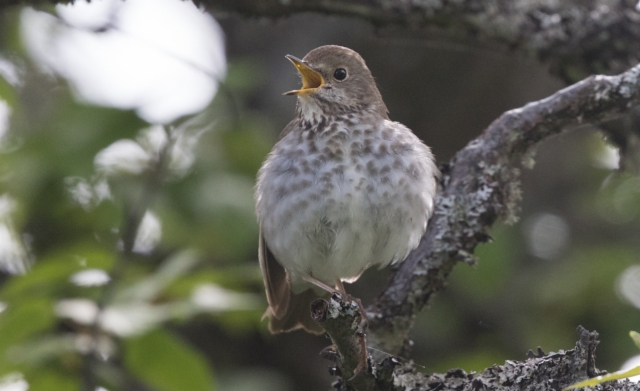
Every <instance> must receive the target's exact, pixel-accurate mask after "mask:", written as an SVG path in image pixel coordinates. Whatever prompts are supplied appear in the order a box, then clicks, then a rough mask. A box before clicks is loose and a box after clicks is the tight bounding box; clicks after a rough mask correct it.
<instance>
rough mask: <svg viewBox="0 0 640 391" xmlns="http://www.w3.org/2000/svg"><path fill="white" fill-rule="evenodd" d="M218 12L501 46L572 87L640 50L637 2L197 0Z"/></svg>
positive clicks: (625, 63) (631, 59)
mask: <svg viewBox="0 0 640 391" xmlns="http://www.w3.org/2000/svg"><path fill="white" fill-rule="evenodd" d="M197 2H198V3H201V4H203V5H205V6H206V7H207V8H208V9H210V10H212V11H231V12H236V13H240V14H243V15H246V16H262V17H271V18H278V17H284V16H288V15H291V14H294V13H301V12H320V13H325V14H331V15H344V16H353V17H358V18H361V19H365V20H368V21H371V22H372V23H373V24H374V25H375V26H376V27H378V28H381V27H390V28H392V29H398V28H400V29H401V30H402V31H404V32H408V33H409V34H410V35H412V36H415V37H416V38H418V39H433V36H434V34H433V33H439V34H440V35H442V34H445V35H446V36H447V37H450V38H452V39H458V40H459V39H464V40H470V39H473V40H476V41H477V40H480V41H484V42H487V43H491V44H496V43H497V44H500V45H502V46H503V47H505V48H508V49H514V50H520V51H522V52H525V53H527V54H531V55H534V56H537V57H538V58H540V59H542V60H544V61H547V62H548V63H550V64H551V69H552V71H553V73H555V74H557V75H559V76H561V77H562V78H563V79H564V80H566V81H568V82H575V81H577V80H580V79H582V78H584V77H586V76H588V75H590V74H597V73H604V72H616V73H617V72H622V71H623V70H624V69H627V68H628V67H630V66H632V65H635V63H636V62H637V55H636V53H638V52H639V51H640V23H639V22H640V13H639V12H638V11H637V10H636V9H635V5H636V3H637V1H632V0H594V1H589V2H584V1H575V0H574V1H557V0H536V1H512V0H440V1H418V0H348V1H345V0H287V1H282V0H261V1H252V0H198V1H197Z"/></svg>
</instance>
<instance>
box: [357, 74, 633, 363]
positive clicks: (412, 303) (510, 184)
mask: <svg viewBox="0 0 640 391" xmlns="http://www.w3.org/2000/svg"><path fill="white" fill-rule="evenodd" d="M639 103H640V66H636V67H634V68H631V69H630V70H628V71H627V72H625V73H622V74H620V75H618V76H591V77H589V78H587V79H585V80H583V81H581V82H579V83H577V84H575V85H572V86H570V87H567V88H565V89H563V90H561V91H559V92H557V93H555V94H554V95H552V96H550V97H548V98H546V99H543V100H540V101H537V102H533V103H529V104H527V105H526V106H524V107H522V108H520V109H515V110H511V111H508V112H506V113H504V114H503V115H502V116H500V117H499V118H498V119H496V120H495V121H494V122H493V123H492V124H491V125H489V127H488V128H487V129H486V130H485V131H484V132H483V133H482V134H481V135H480V136H479V137H478V138H476V139H475V140H473V141H471V142H470V143H469V144H468V145H467V146H466V147H465V148H463V149H462V150H460V151H459V152H458V153H457V154H456V155H455V156H454V158H453V159H452V160H451V161H450V162H449V163H448V164H447V165H446V166H445V167H444V169H443V177H442V183H441V185H442V188H441V191H440V192H439V194H438V196H437V198H436V208H435V213H434V215H433V217H432V218H431V220H430V222H429V226H428V227H427V231H426V233H425V235H424V236H423V238H422V241H421V243H420V245H419V246H418V248H417V249H416V250H415V251H413V252H412V253H411V254H410V255H409V257H408V258H407V259H406V260H405V261H404V262H403V263H402V264H401V265H400V267H399V268H398V270H397V271H396V273H395V274H394V276H393V278H392V280H391V282H390V284H389V286H388V287H387V289H386V290H385V291H384V292H383V293H382V294H381V295H380V296H379V297H378V299H377V301H376V303H375V304H374V305H373V306H372V307H370V308H369V309H368V317H369V319H370V321H369V330H370V332H369V338H370V339H372V340H374V341H375V346H377V347H379V348H381V349H383V350H385V351H387V352H390V353H394V354H398V353H401V352H403V348H404V346H405V343H406V342H407V336H408V334H409V331H410V330H411V327H412V324H413V318H414V315H415V314H416V313H417V312H418V311H420V310H421V309H422V308H423V307H424V305H425V304H426V303H427V302H428V300H429V298H430V297H431V296H432V294H433V293H435V292H438V291H439V290H441V289H442V288H443V286H444V283H445V279H446V277H447V275H448V274H449V272H450V271H451V269H452V268H453V266H454V265H455V264H456V263H457V262H460V261H463V262H474V258H473V256H472V254H473V251H474V249H475V247H476V245H477V244H478V243H480V242H485V241H487V240H489V239H490V237H489V233H488V232H489V228H490V227H491V225H492V224H493V223H494V222H495V221H496V220H497V219H498V218H502V219H504V220H505V221H507V222H511V221H514V220H515V219H516V211H517V209H518V204H519V201H520V187H519V179H520V170H519V168H520V167H521V166H522V165H524V166H528V165H530V164H532V160H533V158H532V154H533V148H534V147H535V146H536V145H537V144H538V143H539V142H540V141H542V140H544V139H546V138H548V137H550V136H552V135H555V134H557V133H559V132H561V131H562V130H563V129H566V128H568V127H571V126H575V125H579V124H583V123H594V124H597V123H600V122H602V121H606V120H608V119H612V118H615V117H616V116H619V115H621V114H623V113H625V112H628V111H629V110H630V109H631V108H632V107H634V106H636V105H638V104H639Z"/></svg>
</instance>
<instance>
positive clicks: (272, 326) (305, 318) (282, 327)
mask: <svg viewBox="0 0 640 391" xmlns="http://www.w3.org/2000/svg"><path fill="white" fill-rule="evenodd" d="M290 295H291V296H290V298H289V305H288V306H287V310H286V311H285V313H284V314H282V316H281V317H279V318H278V317H276V316H275V313H274V312H273V311H272V310H271V307H269V308H267V311H266V312H265V313H264V315H263V316H262V318H263V319H264V318H269V331H271V332H272V333H273V334H276V333H286V332H289V331H293V330H298V329H304V330H305V331H307V332H309V333H312V334H322V333H324V329H323V328H322V326H320V325H319V324H318V323H316V322H314V321H313V320H312V319H311V302H312V301H314V300H315V299H317V298H318V294H317V293H316V292H314V290H313V289H307V290H306V291H304V292H302V293H300V294H293V293H290ZM326 296H328V294H327V295H326Z"/></svg>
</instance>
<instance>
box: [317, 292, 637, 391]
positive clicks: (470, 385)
mask: <svg viewBox="0 0 640 391" xmlns="http://www.w3.org/2000/svg"><path fill="white" fill-rule="evenodd" d="M311 308H312V310H311V313H312V317H313V319H314V320H315V321H317V322H319V323H320V324H321V325H322V326H323V327H324V328H325V330H326V331H327V334H329V336H330V337H331V340H332V342H333V344H334V345H333V346H332V347H331V348H328V349H325V350H324V351H323V352H322V356H323V357H325V358H327V359H329V360H331V361H333V362H334V363H335V365H336V366H335V368H332V371H331V372H332V374H333V375H335V376H337V377H338V380H337V381H336V383H335V384H334V388H336V389H338V390H341V391H348V390H355V391H409V390H411V391H421V390H424V391H427V390H429V391H432V390H438V391H449V390H451V391H453V390H456V391H460V390H500V391H521V390H561V389H563V388H564V387H567V386H569V385H571V384H574V383H576V382H579V381H582V380H585V379H587V378H591V377H594V376H599V375H602V374H603V373H601V372H600V371H599V370H598V369H597V368H596V366H595V350H596V346H597V344H598V341H597V337H598V334H597V333H596V332H589V331H587V330H585V329H584V328H582V327H578V334H579V340H578V342H577V343H576V346H575V348H574V349H572V350H568V351H562V350H561V351H559V352H557V353H549V354H545V353H544V352H542V350H541V349H540V348H538V354H537V355H536V354H534V353H533V352H532V351H529V353H528V354H527V359H526V360H525V361H506V362H505V363H504V365H494V366H492V367H490V368H487V369H485V370H484V371H483V372H479V373H469V374H467V373H465V372H464V371H463V370H461V369H451V370H449V371H447V373H445V374H424V373H419V372H417V371H416V370H415V367H414V365H413V363H412V362H408V363H404V364H401V363H400V362H399V361H398V360H396V359H394V358H393V357H389V356H387V357H385V358H384V359H382V360H381V361H377V360H375V359H374V358H373V357H372V356H369V355H368V354H367V352H366V345H365V340H364V336H363V335H362V333H361V332H360V329H359V324H360V319H361V315H360V312H359V307H358V305H357V304H356V303H355V302H352V301H350V300H344V299H343V298H342V297H341V296H340V295H334V296H333V297H332V298H331V299H330V300H329V301H325V300H323V299H318V300H316V301H315V302H314V303H313V304H312V306H311ZM363 353H364V359H365V361H363ZM363 362H364V363H365V365H361V363H363ZM594 390H599V391H605V390H607V391H631V390H637V384H635V383H631V382H629V381H621V382H610V383H606V384H603V385H599V386H597V387H595V388H594Z"/></svg>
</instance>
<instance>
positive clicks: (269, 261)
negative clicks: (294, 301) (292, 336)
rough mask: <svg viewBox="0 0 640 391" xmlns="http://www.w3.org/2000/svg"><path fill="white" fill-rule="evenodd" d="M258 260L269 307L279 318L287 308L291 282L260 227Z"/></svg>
mask: <svg viewBox="0 0 640 391" xmlns="http://www.w3.org/2000/svg"><path fill="white" fill-rule="evenodd" d="M258 260H259V261H260V269H262V279H263V280H264V288H265V290H266V292H267V301H268V302H269V309H270V310H271V313H272V314H273V316H275V317H276V318H278V319H281V318H282V317H283V316H284V314H285V313H286V312H287V309H288V308H289V299H290V298H291V282H290V281H289V277H288V276H287V271H286V270H285V268H284V267H282V265H280V263H279V262H278V261H277V260H276V257H274V256H273V253H272V252H271V251H270V250H269V248H268V247H267V244H266V243H265V241H264V237H263V236H262V227H260V240H259V242H258Z"/></svg>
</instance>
